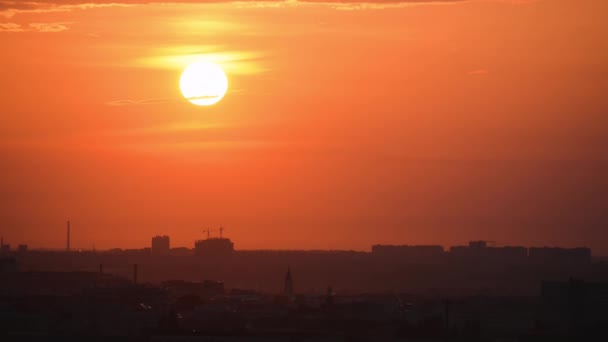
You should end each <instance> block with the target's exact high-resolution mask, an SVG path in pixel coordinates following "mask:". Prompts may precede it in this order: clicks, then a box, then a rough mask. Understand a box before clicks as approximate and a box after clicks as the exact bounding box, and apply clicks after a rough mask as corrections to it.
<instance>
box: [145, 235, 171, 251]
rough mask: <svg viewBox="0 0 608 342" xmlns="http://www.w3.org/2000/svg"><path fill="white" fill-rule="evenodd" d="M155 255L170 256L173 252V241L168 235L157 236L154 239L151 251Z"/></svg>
mask: <svg viewBox="0 0 608 342" xmlns="http://www.w3.org/2000/svg"><path fill="white" fill-rule="evenodd" d="M150 251H151V252H152V254H153V255H168V254H169V252H170V251H171V241H170V239H169V237H168V236H167V235H163V236H160V235H157V236H155V237H153V238H152V248H151V249H150Z"/></svg>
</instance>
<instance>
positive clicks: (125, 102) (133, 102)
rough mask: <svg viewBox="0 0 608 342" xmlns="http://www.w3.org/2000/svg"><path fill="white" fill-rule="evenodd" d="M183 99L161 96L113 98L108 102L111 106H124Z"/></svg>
mask: <svg viewBox="0 0 608 342" xmlns="http://www.w3.org/2000/svg"><path fill="white" fill-rule="evenodd" d="M179 100H181V99H178V98H160V99H143V100H113V101H108V102H106V105H107V106H111V107H122V106H137V105H147V104H159V103H170V102H176V101H179Z"/></svg>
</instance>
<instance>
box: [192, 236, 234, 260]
mask: <svg viewBox="0 0 608 342" xmlns="http://www.w3.org/2000/svg"><path fill="white" fill-rule="evenodd" d="M232 252H234V243H232V241H230V239H227V238H223V237H221V238H208V239H205V240H196V241H195V242H194V254H195V255H204V256H222V255H229V254H232Z"/></svg>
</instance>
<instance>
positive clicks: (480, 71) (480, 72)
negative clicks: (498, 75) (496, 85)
mask: <svg viewBox="0 0 608 342" xmlns="http://www.w3.org/2000/svg"><path fill="white" fill-rule="evenodd" d="M488 72H489V71H488V70H486V69H476V70H471V71H469V72H468V74H469V75H486V74H487V73H488Z"/></svg>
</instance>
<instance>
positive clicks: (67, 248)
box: [66, 221, 70, 251]
mask: <svg viewBox="0 0 608 342" xmlns="http://www.w3.org/2000/svg"><path fill="white" fill-rule="evenodd" d="M66 250H68V251H69V250H70V221H68V243H67V247H66Z"/></svg>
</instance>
